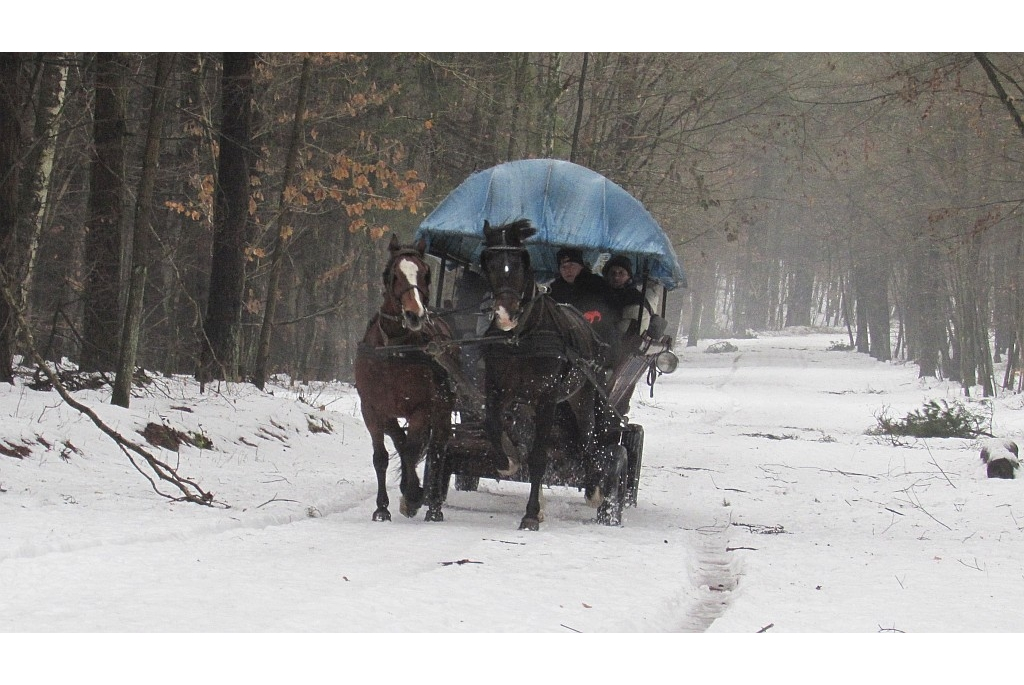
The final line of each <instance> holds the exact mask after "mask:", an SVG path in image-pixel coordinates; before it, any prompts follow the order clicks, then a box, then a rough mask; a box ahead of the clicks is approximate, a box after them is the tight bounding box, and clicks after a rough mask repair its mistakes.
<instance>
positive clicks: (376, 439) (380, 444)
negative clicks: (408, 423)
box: [364, 415, 391, 521]
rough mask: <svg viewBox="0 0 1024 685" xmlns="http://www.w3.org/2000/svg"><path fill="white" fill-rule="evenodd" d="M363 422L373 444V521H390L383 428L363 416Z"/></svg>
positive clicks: (386, 454)
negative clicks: (374, 498) (375, 504)
mask: <svg viewBox="0 0 1024 685" xmlns="http://www.w3.org/2000/svg"><path fill="white" fill-rule="evenodd" d="M364 422H365V423H366V427H367V429H368V430H369V432H370V441H371V442H372V443H373V470H374V471H375V472H376V474H377V509H376V510H375V511H374V512H373V520H374V521H390V520H391V512H390V511H388V504H390V502H389V500H388V488H387V475H388V450H387V447H386V446H385V445H384V428H383V426H381V424H380V422H379V421H376V420H373V419H369V418H367V417H366V416H365V415H364Z"/></svg>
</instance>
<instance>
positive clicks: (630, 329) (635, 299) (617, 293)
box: [601, 255, 655, 415]
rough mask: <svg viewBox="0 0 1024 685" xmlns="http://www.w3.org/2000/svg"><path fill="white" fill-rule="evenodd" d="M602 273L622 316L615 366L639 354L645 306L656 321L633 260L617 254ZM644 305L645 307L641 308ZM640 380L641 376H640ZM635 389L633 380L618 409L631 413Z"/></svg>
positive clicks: (649, 317) (649, 316)
mask: <svg viewBox="0 0 1024 685" xmlns="http://www.w3.org/2000/svg"><path fill="white" fill-rule="evenodd" d="M601 274H602V275H603V276H604V278H605V280H606V281H607V282H608V286H609V293H610V294H609V301H610V302H611V305H612V306H613V307H614V308H615V309H616V311H617V312H618V315H619V332H620V333H621V335H622V340H621V342H620V344H619V356H618V358H617V359H616V366H618V365H619V364H620V363H624V362H625V361H626V360H627V359H628V358H629V357H630V356H631V355H633V354H635V353H638V352H639V351H640V348H641V344H642V338H641V336H640V319H641V318H642V317H641V312H642V311H643V310H644V309H646V310H647V314H648V321H653V320H654V318H655V316H654V311H653V310H652V309H651V303H650V302H648V301H647V299H646V298H645V297H644V294H643V293H642V292H640V289H639V288H638V287H637V286H636V284H635V282H634V281H633V263H632V262H631V261H630V259H629V258H628V257H626V256H625V255H617V256H615V257H612V258H611V259H609V260H608V261H607V262H605V265H604V268H603V269H601ZM641 308H642V309H641ZM638 380H639V379H638ZM635 388H636V383H635V382H634V383H633V384H632V385H630V386H629V388H628V390H627V392H626V393H625V395H624V396H623V398H622V401H621V402H620V403H619V405H618V406H617V407H616V410H617V411H618V412H619V413H620V414H622V415H626V414H628V413H629V400H630V397H632V395H633V390H634V389H635Z"/></svg>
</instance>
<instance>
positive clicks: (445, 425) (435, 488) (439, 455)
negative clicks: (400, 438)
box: [423, 410, 451, 521]
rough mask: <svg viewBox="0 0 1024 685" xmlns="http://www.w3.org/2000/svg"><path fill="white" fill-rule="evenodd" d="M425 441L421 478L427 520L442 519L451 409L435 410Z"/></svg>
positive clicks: (446, 484) (446, 481)
mask: <svg viewBox="0 0 1024 685" xmlns="http://www.w3.org/2000/svg"><path fill="white" fill-rule="evenodd" d="M431 423H432V426H431V429H430V440H429V441H428V443H427V464H426V466H425V467H424V470H423V480H424V481H425V482H426V486H427V515H426V519H425V520H427V521H444V514H443V513H442V512H441V507H442V505H443V504H444V500H445V495H446V494H447V492H448V480H449V479H450V477H451V474H450V473H449V472H448V468H449V466H448V438H449V437H451V411H450V410H449V411H440V410H439V411H435V412H434V418H433V421H432V422H431Z"/></svg>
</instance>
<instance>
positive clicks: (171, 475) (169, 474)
mask: <svg viewBox="0 0 1024 685" xmlns="http://www.w3.org/2000/svg"><path fill="white" fill-rule="evenodd" d="M8 283H9V281H8V278H7V273H6V272H5V271H4V270H3V269H2V268H0V294H2V295H3V298H4V299H5V300H6V301H7V306H8V307H9V309H10V312H11V315H12V316H13V317H14V319H15V324H16V325H17V327H18V330H19V331H20V332H21V334H22V337H23V339H24V342H25V346H26V349H27V352H28V356H29V357H30V358H31V359H32V361H33V363H35V365H36V367H37V368H39V369H40V370H41V371H42V372H43V374H44V375H45V376H46V378H47V379H48V380H49V381H50V383H51V384H52V385H53V388H54V389H55V390H56V391H57V394H58V395H60V397H61V399H63V400H64V402H65V403H67V404H68V405H69V406H71V407H72V408H74V409H76V410H77V411H79V412H81V413H82V414H85V415H86V416H87V417H89V420H91V421H92V422H93V424H94V425H95V426H96V427H97V428H99V429H100V430H101V431H103V432H104V433H106V434H107V436H109V437H110V439H111V440H113V441H114V442H115V443H117V446H118V447H119V448H121V451H122V452H124V454H125V456H127V457H128V461H129V462H131V465H132V466H134V467H135V470H136V471H138V472H139V473H141V474H142V476H143V477H144V478H145V479H146V480H148V481H149V484H150V486H151V487H152V488H153V491H154V492H155V493H156V494H158V495H160V496H161V497H166V498H167V499H170V500H172V501H176V502H180V501H184V502H193V503H195V504H205V505H207V506H212V505H213V494H212V493H209V492H206V491H205V490H203V489H202V488H201V487H199V485H198V484H196V483H195V482H193V481H191V480H189V479H187V478H182V477H181V476H179V475H178V473H177V471H176V470H175V469H174V468H173V467H172V466H170V465H168V464H166V463H164V462H163V461H161V460H160V459H157V458H156V457H155V456H153V454H151V453H150V452H149V451H148V450H147V449H145V448H144V447H142V446H141V445H139V444H138V443H136V442H134V441H132V440H129V439H127V438H126V437H124V436H123V435H121V434H120V433H118V432H117V431H115V430H114V429H113V428H111V427H110V426H108V425H107V424H106V423H104V422H103V420H102V419H100V417H99V416H97V415H96V412H94V411H93V410H92V409H90V408H89V407H87V406H86V405H84V404H82V403H81V402H79V401H78V400H76V399H75V398H74V397H72V396H71V393H69V392H68V390H67V388H66V387H64V383H63V382H62V381H61V379H60V376H59V374H58V373H57V372H56V371H54V370H52V369H51V368H50V365H49V364H47V363H46V361H45V360H43V358H42V356H41V355H40V354H39V351H38V350H37V349H36V346H35V340H34V339H33V338H32V331H31V329H29V327H28V324H27V322H26V321H25V316H24V314H23V313H22V311H21V310H20V309H18V305H17V301H16V300H15V299H14V297H13V295H12V294H11V291H10V288H9V287H8ZM133 452H134V453H135V454H136V455H138V456H140V457H142V459H144V460H145V461H146V463H147V464H148V465H149V467H150V469H152V470H153V472H154V473H155V474H156V477H157V479H158V480H162V481H164V482H167V483H170V484H171V485H173V486H174V487H176V488H178V490H180V491H181V493H182V494H181V496H180V497H173V496H171V495H168V494H166V493H164V492H161V491H160V489H159V488H158V487H157V484H156V482H155V481H154V480H153V478H152V477H151V476H150V474H148V473H146V472H145V471H143V470H142V468H141V467H140V466H139V464H138V463H137V462H136V460H135V458H134V457H132V454H131V453H133ZM225 508H226V505H225Z"/></svg>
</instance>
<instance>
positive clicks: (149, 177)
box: [110, 52, 174, 407]
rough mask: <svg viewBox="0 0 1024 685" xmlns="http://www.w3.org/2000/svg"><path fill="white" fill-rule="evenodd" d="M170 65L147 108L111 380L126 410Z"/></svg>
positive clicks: (165, 64)
mask: <svg viewBox="0 0 1024 685" xmlns="http://www.w3.org/2000/svg"><path fill="white" fill-rule="evenodd" d="M173 63H174V53H173V52H161V53H158V57H157V63H156V77H155V79H154V82H153V97H152V100H151V104H150V108H149V128H148V130H147V132H146V147H145V152H144V155H143V159H142V177H141V179H140V180H139V190H138V194H137V195H136V198H135V226H134V229H133V230H134V236H133V239H132V264H131V279H130V282H129V284H128V297H127V301H126V304H125V316H124V323H123V325H122V326H121V345H120V355H119V357H118V363H117V375H116V377H115V378H114V388H113V392H112V395H111V398H110V402H111V403H112V404H116V405H117V406H120V407H127V406H128V404H129V402H130V401H131V395H132V378H133V377H134V375H135V358H136V352H137V350H138V346H139V336H140V333H141V331H142V305H143V302H144V295H145V292H146V276H147V274H148V273H149V262H150V260H151V259H152V251H153V250H152V243H153V231H154V226H153V190H154V188H155V187H156V171H157V166H158V164H159V161H160V143H161V139H162V134H163V128H164V118H165V114H166V112H167V99H168V96H167V83H168V81H169V80H170V75H171V67H172V65H173Z"/></svg>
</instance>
